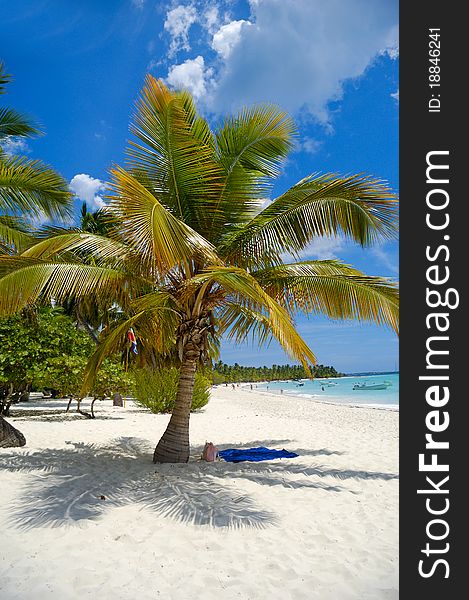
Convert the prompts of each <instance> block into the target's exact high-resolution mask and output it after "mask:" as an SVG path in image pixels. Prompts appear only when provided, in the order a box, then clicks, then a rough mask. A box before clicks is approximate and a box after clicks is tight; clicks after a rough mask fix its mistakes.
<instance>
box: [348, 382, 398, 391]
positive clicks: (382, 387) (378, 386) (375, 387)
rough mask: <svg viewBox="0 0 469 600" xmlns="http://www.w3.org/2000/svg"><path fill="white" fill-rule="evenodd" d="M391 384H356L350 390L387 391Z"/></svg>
mask: <svg viewBox="0 0 469 600" xmlns="http://www.w3.org/2000/svg"><path fill="white" fill-rule="evenodd" d="M391 385H392V383H391V382H390V381H383V383H368V382H367V381H365V382H364V383H356V384H355V385H354V386H353V388H352V389H354V390H387V389H388V387H389V386H391Z"/></svg>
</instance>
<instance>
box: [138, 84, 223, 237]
mask: <svg viewBox="0 0 469 600" xmlns="http://www.w3.org/2000/svg"><path fill="white" fill-rule="evenodd" d="M131 131H132V133H133V134H134V135H135V136H136V137H137V138H138V139H139V141H140V143H137V142H131V145H130V148H129V151H128V154H129V157H130V162H129V165H130V168H131V171H132V173H133V174H134V175H135V177H136V178H137V179H138V180H139V181H141V182H142V183H143V184H144V185H145V186H146V187H148V189H151V190H152V192H153V193H155V194H156V195H157V196H158V198H159V199H160V201H161V202H162V204H164V205H165V207H167V208H168V209H169V210H170V211H171V212H172V213H173V215H175V216H176V217H177V218H179V219H180V220H183V221H184V222H185V223H187V224H188V225H189V226H191V227H192V228H194V229H197V231H199V232H200V233H201V234H202V235H204V233H205V232H206V229H207V228H206V223H207V222H208V215H207V211H209V214H210V216H211V214H213V210H214V208H215V205H214V201H215V199H216V194H217V190H218V189H219V188H220V186H221V176H222V171H221V168H220V165H219V164H218V163H217V161H216V156H215V147H214V140H213V136H212V135H211V132H210V130H209V128H208V125H207V123H206V122H205V121H204V120H203V119H201V118H200V117H199V116H198V115H197V113H196V109H195V105H194V103H193V100H192V98H191V96H190V94H188V93H187V92H173V91H170V90H169V89H168V88H167V87H166V86H165V84H164V83H163V82H162V81H161V80H157V79H155V78H154V77H152V76H151V75H148V76H147V78H146V81H145V86H144V88H143V91H142V96H141V98H140V100H139V102H138V103H137V110H136V113H135V115H134V119H133V123H132V125H131Z"/></svg>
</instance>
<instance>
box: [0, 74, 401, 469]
mask: <svg viewBox="0 0 469 600" xmlns="http://www.w3.org/2000/svg"><path fill="white" fill-rule="evenodd" d="M131 131H132V133H133V134H134V136H135V140H134V141H132V142H131V143H130V145H129V148H128V163H127V165H126V169H123V168H120V167H115V168H113V169H112V171H111V183H110V190H111V192H110V196H109V198H108V200H109V203H108V207H107V211H108V214H109V215H110V217H111V218H112V220H113V227H112V228H111V229H110V232H109V234H108V235H107V236H100V235H96V234H93V233H84V232H67V231H64V232H62V233H61V232H57V233H56V235H54V236H52V237H50V238H49V239H45V240H42V241H41V242H39V243H37V244H35V245H34V246H32V247H31V248H29V249H27V250H26V251H24V252H23V253H22V254H21V256H19V257H4V258H3V259H0V276H1V279H0V312H12V311H16V310H19V309H21V308H22V307H24V306H25V305H27V304H30V303H33V302H38V301H49V300H50V298H54V299H55V300H56V301H63V300H65V299H69V298H70V297H73V298H77V299H79V298H84V297H86V298H88V299H92V300H93V299H94V300H95V301H96V303H100V304H101V305H106V304H107V306H110V305H111V304H113V303H117V304H118V305H119V306H121V307H122V309H123V310H124V311H125V313H126V315H127V318H126V320H125V321H123V322H121V323H119V324H118V325H115V326H114V327H112V328H107V329H106V330H105V331H104V332H103V334H102V337H101V340H100V344H99V346H98V348H97V350H96V352H95V353H94V355H93V356H92V357H91V359H90V361H89V363H88V367H87V376H86V381H85V384H84V389H83V392H86V391H87V390H89V389H90V386H91V384H92V381H93V377H94V375H95V373H96V371H97V369H99V366H100V364H101V362H102V361H103V360H104V358H105V357H106V356H107V355H108V354H110V353H112V352H114V351H116V350H118V349H122V347H123V344H125V338H126V334H127V332H128V330H129V328H130V327H132V328H133V329H134V331H135V333H136V336H137V340H138V347H139V351H140V352H141V353H144V352H145V351H149V350H152V351H154V352H157V353H158V355H159V356H163V357H164V356H166V357H171V359H172V360H175V361H177V362H178V365H179V367H180V380H179V389H178V393H177V399H176V404H175V408H174V410H173V413H172V415H171V418H170V421H169V424H168V426H167V429H166V431H165V432H164V434H163V436H162V438H161V439H160V441H159V442H158V445H157V446H156V449H155V453H154V461H155V462H186V461H187V460H188V458H189V416H190V406H191V399H192V390H193V385H194V377H195V371H196V368H197V365H198V364H200V363H203V362H204V361H206V360H207V358H209V357H210V356H213V355H214V353H215V351H216V346H217V342H218V341H219V340H220V339H221V337H222V336H227V337H228V338H231V339H234V340H236V341H238V342H241V341H243V340H245V339H246V338H247V337H248V336H251V335H255V336H256V337H257V339H258V340H259V342H260V343H261V344H263V343H265V342H267V341H269V340H270V339H272V338H274V339H276V340H277V341H278V342H279V343H280V345H281V346H282V347H283V349H284V350H285V351H286V352H287V353H288V354H289V355H290V356H291V357H292V358H294V359H295V360H296V361H299V362H301V363H302V364H303V365H305V366H306V367H307V366H308V365H311V364H314V363H315V362H316V359H315V356H314V354H313V352H312V351H311V350H310V348H309V347H308V345H307V344H306V342H305V341H304V340H303V339H302V338H301V337H300V335H299V334H298V332H297V331H296V329H295V326H294V317H295V315H296V314H297V313H298V312H302V313H306V314H325V315H327V316H328V317H330V318H331V319H359V320H364V321H373V322H375V323H377V324H381V325H386V326H389V327H391V328H393V329H394V330H396V331H397V328H398V291H397V287H396V285H395V284H393V283H392V282H390V281H389V280H387V279H385V278H381V277H371V276H367V275H364V274H363V273H361V272H360V271H358V270H356V269H354V268H353V267H351V266H349V265H346V264H343V263H342V262H340V261H338V260H317V261H314V260H305V261H300V260H299V256H300V253H302V251H304V250H305V248H307V246H308V244H309V243H310V242H311V241H312V240H313V239H314V238H316V237H318V236H330V235H338V234H341V235H344V236H346V237H347V238H350V239H352V240H354V241H355V242H357V243H358V244H360V245H362V246H368V245H370V244H372V243H373V242H375V241H376V240H378V239H380V238H392V237H394V236H395V233H396V207H397V200H396V198H395V196H394V195H393V194H392V193H391V191H390V189H389V188H388V187H387V185H385V184H384V183H383V182H381V181H378V180H375V179H372V178H370V177H367V176H363V175H352V176H346V177H339V176H337V175H334V174H325V175H324V174H322V175H319V174H315V175H310V176H308V177H306V178H304V179H302V180H301V181H300V182H298V183H297V184H296V185H294V186H293V187H291V188H290V189H289V190H287V191H286V192H284V193H283V194H281V195H280V196H279V197H277V198H275V199H274V200H272V201H270V193H271V187H272V182H273V180H274V179H275V177H276V176H278V175H279V172H280V168H281V166H282V163H283V161H284V159H285V157H286V156H287V154H288V152H289V151H290V150H291V148H292V146H293V142H294V137H295V126H294V124H293V122H292V120H291V119H290V118H289V116H288V115H287V114H286V113H284V112H282V111H281V110H279V109H278V108H276V107H274V106H271V105H262V106H257V107H255V108H250V109H245V110H243V111H241V112H240V113H239V114H238V115H236V116H233V117H228V118H226V119H225V121H224V122H223V124H222V125H221V126H220V127H219V128H218V129H217V130H216V131H215V132H212V131H211V129H210V127H209V125H208V123H207V122H206V121H205V120H204V119H203V118H201V117H200V116H199V115H198V114H197V112H196V108H195V105H194V102H193V99H192V97H191V96H190V94H189V93H188V92H186V91H171V90H169V89H168V88H167V87H166V86H165V85H164V84H163V82H162V81H159V80H156V79H154V78H153V77H151V76H148V77H147V79H146V82H145V86H144V88H143V91H142V94H141V97H140V99H139V101H138V103H137V106H136V111H135V115H134V119H133V123H132V125H131ZM285 257H290V258H291V260H286V259H285Z"/></svg>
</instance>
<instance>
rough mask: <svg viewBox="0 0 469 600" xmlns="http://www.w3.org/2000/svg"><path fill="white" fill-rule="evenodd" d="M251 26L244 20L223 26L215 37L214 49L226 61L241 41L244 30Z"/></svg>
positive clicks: (213, 41)
mask: <svg viewBox="0 0 469 600" xmlns="http://www.w3.org/2000/svg"><path fill="white" fill-rule="evenodd" d="M250 25H251V23H250V22H249V21H245V20H244V19H241V20H240V21H231V23H227V24H226V25H222V26H221V27H220V29H219V30H218V31H217V32H216V33H215V34H214V36H213V40H212V48H213V49H214V50H215V52H217V53H218V54H219V55H220V56H221V57H222V58H224V59H225V60H226V59H227V58H228V57H229V56H230V54H231V53H232V51H233V49H234V48H235V46H236V45H237V44H238V42H239V41H240V39H241V32H242V29H243V28H246V27H249V26H250Z"/></svg>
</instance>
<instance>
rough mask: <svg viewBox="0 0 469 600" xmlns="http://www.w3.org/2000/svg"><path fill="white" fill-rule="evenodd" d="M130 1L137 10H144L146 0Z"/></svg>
mask: <svg viewBox="0 0 469 600" xmlns="http://www.w3.org/2000/svg"><path fill="white" fill-rule="evenodd" d="M130 1H131V3H132V4H133V5H134V6H135V7H136V8H143V7H144V5H145V0H130Z"/></svg>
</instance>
